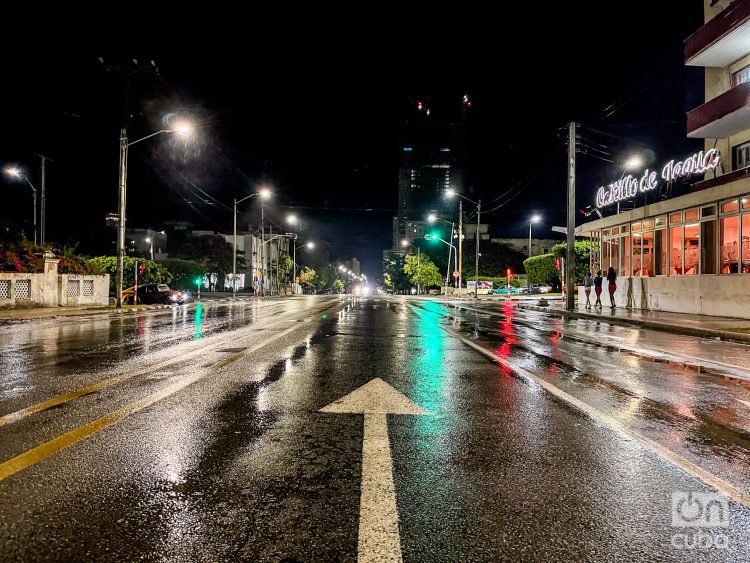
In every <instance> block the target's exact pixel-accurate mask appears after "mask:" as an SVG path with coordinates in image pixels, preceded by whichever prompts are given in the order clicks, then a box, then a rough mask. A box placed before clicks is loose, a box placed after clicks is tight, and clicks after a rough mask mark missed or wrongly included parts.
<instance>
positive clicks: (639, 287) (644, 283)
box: [578, 274, 750, 319]
mask: <svg viewBox="0 0 750 563" xmlns="http://www.w3.org/2000/svg"><path fill="white" fill-rule="evenodd" d="M602 290H603V291H602V304H603V305H604V307H608V306H609V293H608V291H607V280H604V285H603V288H602ZM591 296H592V303H593V301H594V299H595V297H594V292H593V288H592V292H591ZM578 298H579V299H582V300H583V301H579V303H585V302H586V295H585V294H584V290H583V286H579V291H578ZM615 302H616V303H617V306H618V307H630V308H633V309H641V310H644V311H672V312H675V313H696V314H701V315H716V316H721V317H736V318H741V319H750V275H748V274H728V275H715V276H708V275H703V276H658V277H653V278H639V277H630V278H625V277H619V278H617V292H616V293H615Z"/></svg>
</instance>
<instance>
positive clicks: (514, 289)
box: [490, 286, 521, 295]
mask: <svg viewBox="0 0 750 563" xmlns="http://www.w3.org/2000/svg"><path fill="white" fill-rule="evenodd" d="M517 293H521V289H520V288H518V287H513V286H510V294H511V295H515V294H517ZM490 295H508V287H507V286H503V287H496V288H495V289H493V290H491V291H490Z"/></svg>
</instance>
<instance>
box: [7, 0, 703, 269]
mask: <svg viewBox="0 0 750 563" xmlns="http://www.w3.org/2000/svg"><path fill="white" fill-rule="evenodd" d="M564 4H565V6H563V7H558V8H548V7H546V5H545V4H542V3H539V4H538V5H537V8H538V9H537V8H535V9H533V10H530V9H529V5H528V3H519V5H517V6H514V7H507V12H506V13H505V14H501V15H500V16H495V15H493V16H492V17H490V16H489V14H482V13H471V14H468V13H466V14H460V15H456V14H454V13H452V12H445V13H437V12H433V13H431V14H430V19H429V22H430V23H427V22H422V23H421V24H418V23H415V22H418V21H419V18H418V16H416V15H415V19H414V20H412V19H411V18H410V17H407V16H406V14H400V13H399V14H390V15H389V14H385V13H381V14H378V15H377V16H373V17H372V18H370V19H369V20H368V22H369V23H370V24H372V28H371V29H367V30H365V29H360V27H359V26H360V25H363V24H362V22H360V21H359V20H357V25H354V24H350V25H344V24H343V23H341V24H338V23H336V24H334V23H332V20H331V21H329V22H328V23H325V24H322V25H294V26H292V25H287V24H281V23H280V22H275V24H274V25H271V24H270V23H269V25H268V26H258V25H256V26H253V27H251V28H248V29H247V30H246V31H247V33H246V35H242V36H238V34H237V33H229V32H227V33H226V34H224V33H223V32H222V30H219V29H217V30H215V31H214V34H213V35H212V36H211V39H210V40H209V39H208V35H205V34H202V36H201V41H200V44H199V45H192V46H190V47H189V48H186V49H176V48H175V45H174V41H171V42H168V43H167V42H165V44H164V45H159V46H149V47H148V51H147V52H144V49H145V48H144V47H142V46H141V47H138V48H136V49H134V50H133V51H132V52H130V51H128V50H127V49H123V48H119V49H117V50H116V51H113V50H112V49H111V47H109V46H104V45H102V46H101V48H98V47H97V44H96V42H95V41H92V42H91V44H87V45H86V48H85V49H76V50H75V52H72V50H71V52H67V51H66V49H65V48H64V47H61V48H59V49H39V50H38V52H37V50H35V49H34V48H33V47H28V46H27V44H26V43H24V44H20V43H17V42H16V43H13V44H12V53H13V55H14V57H15V64H16V69H17V70H16V71H15V75H14V78H13V80H12V81H7V80H6V81H5V84H4V86H3V88H2V90H1V91H0V97H1V98H2V104H0V111H2V114H3V115H2V135H0V161H3V162H9V163H10V162H12V163H18V164H20V165H23V166H24V167H25V168H26V169H27V171H28V172H29V174H30V176H31V177H32V181H33V180H36V181H37V182H38V157H36V156H34V153H43V154H45V155H47V156H49V157H51V158H52V159H54V162H53V163H50V164H49V165H48V166H49V167H48V180H47V186H48V187H47V189H48V214H47V215H48V222H47V225H48V226H47V232H48V236H47V238H48V239H51V240H54V241H56V242H58V243H59V245H60V246H61V245H62V244H63V243H68V244H75V243H80V244H79V247H78V249H79V251H80V252H83V253H87V254H95V253H100V252H107V251H108V250H107V249H108V245H110V244H111V246H112V248H111V252H112V253H114V235H113V233H112V232H111V231H108V230H107V228H106V226H105V223H104V217H105V215H106V213H108V212H115V211H116V209H117V162H118V161H117V158H118V157H117V151H118V134H119V126H120V123H121V121H122V118H123V114H124V112H123V108H124V107H125V105H126V104H125V92H126V83H127V82H128V81H127V80H126V79H125V78H124V76H125V74H127V73H132V72H133V70H135V69H136V68H137V67H136V66H135V65H134V64H133V63H132V62H131V59H133V58H135V59H137V60H138V61H139V64H140V66H144V65H146V66H148V62H149V61H150V60H153V61H155V63H156V67H157V68H158V72H157V71H156V70H155V69H151V70H148V69H147V70H143V71H141V72H137V73H135V74H131V76H130V79H129V82H130V88H129V96H128V99H129V102H128V104H127V106H128V108H129V111H128V114H129V118H128V128H129V133H130V136H131V139H134V138H138V137H141V136H143V135H146V134H148V133H151V132H153V131H155V130H157V129H159V128H161V127H162V119H163V117H164V116H165V115H167V114H169V113H176V114H179V115H189V116H190V117H192V118H193V119H195V120H196V122H197V123H198V124H199V129H198V135H197V136H196V139H195V140H194V141H193V142H191V143H190V144H188V145H185V144H184V143H182V142H180V140H179V139H177V138H176V137H171V136H168V135H161V136H159V137H155V138H154V139H151V140H149V141H145V142H144V143H141V144H139V145H136V146H134V147H132V148H131V152H130V160H129V163H130V169H129V200H128V226H129V227H151V228H157V227H161V225H162V223H163V222H164V221H169V220H187V221H190V222H191V223H193V224H194V225H195V228H200V229H210V230H217V231H224V232H231V227H232V220H231V212H230V211H229V209H228V208H231V202H232V198H233V197H235V196H236V197H242V196H244V195H246V194H248V193H250V190H253V189H255V188H256V187H257V186H259V185H261V184H268V185H271V186H273V188H274V191H275V196H274V201H273V203H272V204H271V205H270V206H269V208H268V209H267V212H268V216H269V217H270V218H271V219H272V220H274V221H275V222H276V224H277V225H279V226H281V223H282V218H283V217H284V215H285V214H286V213H287V212H288V211H289V210H291V209H294V211H295V212H296V213H297V215H299V216H300V217H301V218H303V220H304V223H303V233H302V236H303V237H305V238H309V239H312V240H315V241H319V242H322V243H324V244H325V245H326V248H327V249H328V251H329V253H330V256H331V258H332V259H334V260H336V259H341V260H343V259H346V258H349V257H351V256H356V257H358V258H360V260H362V262H363V271H364V272H365V273H367V274H368V275H369V276H372V277H375V276H377V275H378V273H379V272H380V260H381V256H382V250H383V249H384V248H389V247H390V244H391V217H392V216H393V215H394V214H395V211H396V206H397V193H398V162H399V160H398V159H399V155H400V147H399V144H398V125H399V116H400V114H401V112H402V109H403V106H404V104H405V103H406V102H407V100H409V99H410V98H415V97H430V98H432V99H433V100H435V107H439V106H440V105H441V104H452V103H455V104H457V105H458V104H460V101H461V97H462V96H463V95H464V94H469V95H470V96H471V98H472V100H473V108H472V114H471V115H470V116H469V120H468V123H467V142H468V149H467V154H468V162H467V172H466V174H467V190H468V192H469V193H468V195H469V196H470V197H472V198H473V199H476V198H477V197H481V198H482V199H483V201H484V202H485V208H486V209H492V208H494V207H496V206H497V204H498V203H502V202H506V200H507V202H506V203H505V204H504V205H503V206H502V207H499V208H498V209H497V210H495V211H494V212H493V213H491V214H489V215H487V217H486V222H489V223H490V225H491V231H492V233H493V235H497V236H512V237H522V236H524V233H525V232H527V231H526V230H527V229H528V222H527V219H528V216H529V215H530V214H531V213H532V212H539V213H541V214H542V215H543V217H544V221H543V224H542V225H539V226H537V227H535V236H547V235H549V234H550V233H549V231H548V229H549V227H551V226H552V225H564V224H565V182H566V163H565V152H564V150H565V147H564V145H563V141H562V138H563V136H564V133H562V132H561V128H562V127H564V126H565V124H566V122H568V121H570V120H571V119H574V120H576V121H577V122H580V123H581V125H582V126H584V127H585V128H587V129H584V130H583V131H582V135H583V137H584V139H585V142H586V143H587V144H588V145H589V146H591V147H595V148H597V149H599V150H601V151H604V153H597V154H599V156H604V157H605V158H607V159H609V160H612V161H615V163H608V162H605V161H603V160H601V159H598V158H593V157H591V156H590V155H581V157H580V159H579V166H578V189H577V197H578V203H579V205H578V207H581V208H582V207H585V206H586V205H589V204H591V203H593V196H594V192H595V190H596V188H597V187H598V185H599V184H601V183H608V182H609V181H611V180H612V179H616V178H617V177H619V176H620V173H621V172H622V168H621V167H620V165H619V164H618V163H619V162H622V161H623V160H624V158H625V157H627V156H629V155H630V154H632V153H635V152H638V153H640V154H642V155H644V156H646V157H647V158H648V159H650V160H651V161H652V163H653V164H654V165H657V166H658V165H659V163H661V162H663V161H665V160H669V159H671V158H679V157H680V156H687V155H688V154H690V153H691V152H693V151H694V150H697V149H699V148H701V146H702V143H700V142H696V141H690V142H689V141H688V140H687V139H686V138H685V112H686V111H687V110H688V109H692V108H693V107H695V106H697V105H699V104H700V103H701V102H702V96H703V75H702V69H693V68H686V67H684V65H683V55H682V47H683V41H684V39H685V38H686V37H687V36H688V35H690V34H691V33H692V32H693V31H695V30H696V29H697V28H698V27H699V26H700V25H701V24H702V3H701V2H700V1H698V0H691V1H689V2H685V1H680V2H677V1H674V2H656V3H654V2H612V3H606V5H605V3H601V2H581V3H575V5H576V8H575V11H573V9H572V8H571V7H570V6H572V4H571V3H564ZM615 6H621V8H622V9H616V8H615ZM504 9H506V7H505V6H504ZM318 15H320V16H321V18H322V20H325V17H323V16H324V14H318ZM342 17H345V14H338V18H342ZM260 27H262V28H263V29H262V30H259V28H260ZM136 35H137V34H136ZM11 41H12V40H11V39H9V38H7V37H6V38H5V39H4V40H3V47H4V49H5V52H6V54H7V53H8V52H9V49H11ZM230 43H231V44H230ZM99 57H101V58H103V60H104V63H103V64H102V63H101V62H99ZM592 130H593V131H592ZM594 131H596V132H594ZM0 190H1V192H2V194H3V197H2V199H1V200H0V201H1V202H2V203H0V219H2V218H5V219H6V220H7V219H10V220H16V221H17V220H19V219H20V218H21V217H24V218H25V217H27V216H30V213H31V195H30V193H29V191H28V188H25V187H24V186H23V185H22V184H18V183H13V182H10V181H9V180H8V179H7V178H6V177H3V179H2V180H1V181H0ZM503 194H506V195H505V196H504V197H501V196H503ZM498 197H500V199H497V198H498ZM493 200H496V201H495V203H494V204H493V203H491V202H492V201H493ZM224 206H227V207H224ZM242 209H243V211H246V212H247V215H246V221H247V222H253V223H255V222H257V217H258V215H257V214H258V209H257V207H255V206H254V205H253V202H252V201H250V202H248V204H247V205H245V206H243V208H242ZM240 224H242V220H241V222H240ZM29 232H30V231H29Z"/></svg>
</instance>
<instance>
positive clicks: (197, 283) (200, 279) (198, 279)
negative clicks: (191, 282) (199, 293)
mask: <svg viewBox="0 0 750 563" xmlns="http://www.w3.org/2000/svg"><path fill="white" fill-rule="evenodd" d="M202 281H203V279H202V278H195V285H200V284H201V282H202Z"/></svg>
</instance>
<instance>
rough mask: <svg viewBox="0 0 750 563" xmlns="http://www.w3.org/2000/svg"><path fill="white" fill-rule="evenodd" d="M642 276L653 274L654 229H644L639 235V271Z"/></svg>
mask: <svg viewBox="0 0 750 563" xmlns="http://www.w3.org/2000/svg"><path fill="white" fill-rule="evenodd" d="M640 275H642V276H653V275H654V231H646V232H645V233H643V236H642V237H641V272H640Z"/></svg>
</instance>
